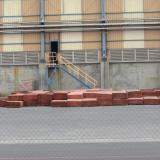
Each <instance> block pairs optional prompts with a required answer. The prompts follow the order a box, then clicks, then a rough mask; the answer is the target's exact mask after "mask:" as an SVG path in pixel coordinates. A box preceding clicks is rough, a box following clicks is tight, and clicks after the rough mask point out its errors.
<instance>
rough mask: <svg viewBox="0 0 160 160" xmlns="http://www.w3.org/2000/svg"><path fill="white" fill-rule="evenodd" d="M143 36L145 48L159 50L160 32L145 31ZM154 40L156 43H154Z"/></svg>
mask: <svg viewBox="0 0 160 160" xmlns="http://www.w3.org/2000/svg"><path fill="white" fill-rule="evenodd" d="M144 35H145V39H146V40H147V41H145V43H144V46H145V48H160V41H159V39H160V38H159V37H160V30H145V34H144ZM156 39H157V41H155V40H156ZM149 40H150V41H149ZM152 40H154V41H152Z"/></svg>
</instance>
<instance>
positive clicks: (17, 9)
mask: <svg viewBox="0 0 160 160" xmlns="http://www.w3.org/2000/svg"><path fill="white" fill-rule="evenodd" d="M3 5H4V10H3V14H4V16H21V0H6V1H4V4H3ZM21 20H22V17H9V18H4V19H3V22H15V21H21Z"/></svg>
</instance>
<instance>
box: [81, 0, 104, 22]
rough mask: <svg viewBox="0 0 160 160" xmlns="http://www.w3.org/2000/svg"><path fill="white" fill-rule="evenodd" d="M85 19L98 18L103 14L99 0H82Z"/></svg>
mask: <svg viewBox="0 0 160 160" xmlns="http://www.w3.org/2000/svg"><path fill="white" fill-rule="evenodd" d="M82 12H83V13H84V14H86V15H83V18H82V19H83V20H84V21H85V20H98V19H100V16H101V14H100V13H101V11H100V1H99V0H82ZM95 13H99V14H95Z"/></svg>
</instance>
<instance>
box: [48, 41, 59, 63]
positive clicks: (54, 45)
mask: <svg viewBox="0 0 160 160" xmlns="http://www.w3.org/2000/svg"><path fill="white" fill-rule="evenodd" d="M50 50H51V53H50V56H51V59H50V60H51V62H53V63H55V64H58V51H59V42H58V41H51V48H50Z"/></svg>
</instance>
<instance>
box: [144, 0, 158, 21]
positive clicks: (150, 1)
mask: <svg viewBox="0 0 160 160" xmlns="http://www.w3.org/2000/svg"><path fill="white" fill-rule="evenodd" d="M143 1H144V11H146V12H147V11H159V9H160V0H143ZM144 18H145V19H148V18H160V13H151V12H150V13H144Z"/></svg>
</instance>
